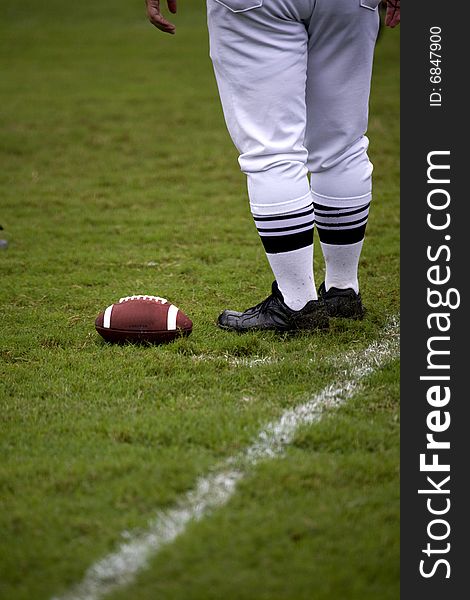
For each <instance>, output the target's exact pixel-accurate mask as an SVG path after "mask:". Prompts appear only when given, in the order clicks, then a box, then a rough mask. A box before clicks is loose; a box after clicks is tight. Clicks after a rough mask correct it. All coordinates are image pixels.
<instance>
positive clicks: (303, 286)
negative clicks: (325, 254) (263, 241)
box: [266, 245, 318, 310]
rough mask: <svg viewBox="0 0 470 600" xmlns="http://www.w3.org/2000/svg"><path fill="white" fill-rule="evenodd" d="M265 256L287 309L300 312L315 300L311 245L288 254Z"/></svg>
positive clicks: (280, 253)
mask: <svg viewBox="0 0 470 600" xmlns="http://www.w3.org/2000/svg"><path fill="white" fill-rule="evenodd" d="M266 256H267V257H268V261H269V264H270V265H271V269H272V271H273V273H274V277H275V278H276V281H277V285H278V287H279V290H280V292H281V294H282V295H283V297H284V302H285V303H286V304H287V306H288V307H289V308H292V310H300V309H301V308H303V307H304V306H305V305H306V304H307V302H309V301H310V300H317V298H318V296H317V291H316V289H315V279H314V276H313V245H310V246H306V247H305V248H300V249H298V250H292V251H290V252H279V253H277V254H268V253H266Z"/></svg>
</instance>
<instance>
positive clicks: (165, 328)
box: [95, 295, 193, 344]
mask: <svg viewBox="0 0 470 600" xmlns="http://www.w3.org/2000/svg"><path fill="white" fill-rule="evenodd" d="M95 327H96V331H97V332H98V333H99V334H100V335H101V337H103V338H104V339H105V340H106V341H107V342H112V343H118V344H120V343H121V344H122V343H125V342H134V343H150V344H165V343H167V342H171V341H173V340H174V339H176V338H177V337H180V336H183V335H189V334H190V333H191V331H192V329H193V324H192V321H191V319H189V318H188V317H187V316H186V315H185V314H184V312H183V311H181V310H179V308H177V307H176V306H175V305H174V304H171V302H168V300H165V298H160V297H159V296H145V295H138V296H126V297H125V298H121V299H120V300H119V302H116V303H115V304H111V305H110V306H108V308H107V309H106V310H104V311H103V312H101V313H100V314H99V315H98V316H97V317H96V321H95Z"/></svg>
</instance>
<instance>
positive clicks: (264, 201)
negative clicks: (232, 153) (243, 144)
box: [240, 155, 312, 216]
mask: <svg viewBox="0 0 470 600" xmlns="http://www.w3.org/2000/svg"><path fill="white" fill-rule="evenodd" d="M240 166H241V169H242V171H243V172H244V173H245V174H246V176H247V185H248V196H249V198H250V208H251V212H252V213H253V214H254V215H259V216H261V215H277V214H282V213H287V212H291V211H295V210H298V209H300V208H304V207H305V206H308V205H309V204H311V202H312V198H311V192H310V186H309V182H308V178H307V172H308V171H307V167H306V165H305V162H304V161H303V160H294V159H288V158H285V157H283V158H281V157H273V156H269V157H267V156H263V157H260V156H258V157H251V158H248V157H246V156H243V155H242V156H241V157H240Z"/></svg>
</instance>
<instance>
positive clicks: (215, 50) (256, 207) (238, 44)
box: [208, 0, 317, 311]
mask: <svg viewBox="0 0 470 600" xmlns="http://www.w3.org/2000/svg"><path fill="white" fill-rule="evenodd" d="M260 4H263V3H262V2H260V1H256V0H223V2H222V1H221V2H219V1H218V0H208V25H209V34H210V51H211V58H212V61H213V64H214V71H215V75H216V79H217V83H218V87H219V93H220V97H221V101H222V106H223V110H224V115H225V119H226V123H227V127H228V130H229V132H230V134H231V136H232V139H233V141H234V143H235V145H236V146H237V148H238V150H239V152H240V158H239V163H240V167H241V169H242V171H243V172H244V173H245V174H246V176H247V182H248V194H249V199H250V207H251V211H252V214H253V217H254V220H255V224H256V227H257V229H258V232H259V235H260V237H261V240H262V242H263V245H264V248H265V251H266V255H267V258H268V261H269V263H270V266H271V269H272V271H273V273H274V276H275V279H276V281H277V285H278V288H279V290H280V292H281V294H282V296H283V300H284V302H285V303H286V304H287V306H288V307H289V308H290V309H293V310H296V311H297V310H299V309H301V308H303V307H304V306H305V305H306V304H307V303H308V302H309V301H311V300H316V299H317V293H316V289H315V283H314V277H313V205H312V198H311V194H310V189H309V182H308V178H307V168H306V161H307V150H306V148H305V146H304V136H305V123H306V107H305V84H306V70H307V44H308V36H307V31H306V28H305V24H304V23H303V22H302V17H303V15H302V10H303V11H308V8H309V6H311V5H312V4H313V1H312V0H297V1H296V2H295V1H293V0H275V1H273V0H269V1H266V2H264V5H262V6H258V5H260ZM234 11H240V12H234Z"/></svg>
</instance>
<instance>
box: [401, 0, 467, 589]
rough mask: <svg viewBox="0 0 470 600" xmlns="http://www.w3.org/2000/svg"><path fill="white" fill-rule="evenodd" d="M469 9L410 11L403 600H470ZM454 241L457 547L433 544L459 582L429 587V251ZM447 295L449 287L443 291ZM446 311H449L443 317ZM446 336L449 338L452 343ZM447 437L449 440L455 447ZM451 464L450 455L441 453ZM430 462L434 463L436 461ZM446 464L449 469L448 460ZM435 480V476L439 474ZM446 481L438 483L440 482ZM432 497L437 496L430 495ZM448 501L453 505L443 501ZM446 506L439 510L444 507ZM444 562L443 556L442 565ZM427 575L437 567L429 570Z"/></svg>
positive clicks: (404, 193) (405, 30) (404, 182)
mask: <svg viewBox="0 0 470 600" xmlns="http://www.w3.org/2000/svg"><path fill="white" fill-rule="evenodd" d="M468 13H469V10H468V4H466V3H462V2H459V3H443V2H437V1H435V0H430V1H429V2H426V3H421V2H412V1H409V2H407V3H404V11H403V20H402V25H401V28H402V38H401V42H402V48H401V57H402V64H401V140H402V141H401V144H402V149H401V202H402V204H401V306H402V309H401V310H402V313H401V324H402V348H401V360H402V362H401V364H402V379H401V417H402V440H401V458H402V489H401V502H402V505H401V582H402V583H401V590H402V591H401V597H402V599H403V600H408V599H416V598H427V599H429V600H432V599H434V598H447V599H449V598H452V599H453V598H462V597H465V595H466V592H465V591H464V590H466V587H467V586H466V583H467V577H468V573H469V568H468V566H467V562H468V559H467V557H468V540H467V538H468V533H469V527H468V519H467V514H466V513H467V510H468V504H469V502H468V492H467V490H468V479H469V467H468V457H469V441H470V435H469V434H468V432H467V430H468V427H469V419H468V403H469V398H468V385H467V373H468V372H469V369H468V366H467V364H468V356H469V352H468V341H467V340H468V333H467V332H468V322H467V321H468V308H467V297H468V258H469V252H468V242H467V239H468V232H467V229H468V227H467V222H466V214H467V212H468V210H467V206H468V202H469V200H468V191H467V189H466V187H467V186H466V185H465V183H466V179H467V172H468V150H467V147H466V146H467V133H466V131H467V130H468V115H467V107H468V99H467V98H466V97H465V92H464V89H465V87H466V86H467V83H468V81H467V79H468V69H467V67H466V66H465V65H466V63H467V59H468V50H467V49H466V42H467V39H468V29H467V26H468ZM432 26H439V27H441V28H442V34H441V35H442V46H443V49H442V52H441V53H442V54H443V61H442V63H441V65H440V66H441V68H442V84H440V86H439V87H442V89H443V91H444V95H443V105H442V107H441V108H440V109H439V108H430V107H429V106H428V94H429V91H430V89H429V88H430V87H432V86H430V84H429V68H430V67H431V66H432V65H430V64H429V28H430V27H432ZM432 150H450V151H451V155H450V163H451V175H450V178H451V186H450V188H449V187H446V189H448V190H449V189H450V192H451V196H452V202H451V205H450V211H451V214H452V222H451V226H450V229H449V230H448V231H446V232H444V233H439V232H432V231H431V230H430V229H428V227H427V225H426V215H427V212H428V210H427V205H426V197H427V194H428V192H429V190H430V189H431V188H430V186H429V185H428V184H427V183H426V169H427V163H426V157H427V153H428V152H430V151H432ZM446 233H449V234H450V235H451V236H452V239H451V241H450V242H449V244H450V247H451V250H452V258H451V262H450V263H449V264H450V266H451V269H452V277H451V280H450V283H449V284H448V285H449V287H456V288H458V289H459V291H460V294H461V305H460V307H459V308H458V309H457V310H453V311H450V312H451V318H452V328H451V330H450V333H449V334H448V335H450V336H451V355H450V361H451V372H450V375H451V383H450V385H451V392H452V397H451V401H450V404H449V405H448V406H449V408H448V410H450V412H451V418H452V422H451V426H450V429H449V430H448V431H447V432H446V433H445V434H442V435H441V439H450V440H451V450H450V452H449V451H447V452H449V454H448V456H449V458H450V461H451V472H450V475H451V480H450V482H449V483H450V487H451V496H450V498H451V502H452V506H451V509H450V511H449V513H448V514H447V515H444V516H443V518H447V520H448V521H449V523H450V525H451V528H452V531H451V534H450V536H449V538H448V539H447V540H444V541H443V542H432V544H433V545H434V546H436V547H437V546H443V545H444V544H445V542H447V541H449V542H450V543H451V551H450V553H449V554H448V555H442V557H443V558H447V559H448V560H449V561H450V563H451V568H452V572H451V577H450V579H445V577H444V576H445V569H444V568H443V567H442V565H441V566H440V567H439V568H438V569H437V571H436V575H435V576H434V577H432V578H430V579H424V578H423V577H421V576H420V574H419V562H420V560H421V559H423V558H426V555H424V554H423V553H422V552H421V550H422V549H423V548H425V547H426V544H427V542H428V541H431V540H428V536H427V533H426V527H427V524H428V522H429V521H431V520H432V518H439V517H438V516H436V517H433V516H432V515H430V514H429V513H428V511H427V509H426V499H427V496H425V495H422V496H419V495H418V493H417V490H418V489H419V488H423V487H425V486H424V485H423V483H425V482H426V474H424V473H420V472H419V454H420V453H422V452H425V444H426V437H425V436H426V433H427V432H428V430H427V427H426V415H427V413H428V411H429V410H430V408H431V407H429V405H428V404H427V402H426V390H427V388H428V386H429V385H430V384H429V382H420V381H419V376H420V375H422V374H425V367H426V355H427V349H426V341H427V338H428V337H429V335H433V334H432V333H430V331H429V330H427V327H426V316H427V314H428V313H429V312H431V310H430V309H429V308H428V307H427V303H426V288H427V281H426V271H427V268H428V267H429V264H428V262H427V259H426V247H427V245H428V244H432V245H433V246H434V247H436V246H438V245H439V243H440V240H441V239H442V238H443V235H444V234H446ZM442 287H445V286H442ZM440 310H444V309H442V308H441V309H440ZM443 335H445V334H443ZM445 436H447V437H445ZM441 454H442V455H443V457H444V456H445V454H443V452H441ZM428 460H429V459H428ZM441 461H442V459H441ZM429 475H431V476H432V474H431V473H429ZM442 475H444V476H445V474H443V473H436V477H435V480H436V481H440V480H441V479H442ZM426 487H429V486H426ZM440 497H441V498H442V497H443V496H440ZM437 506H438V505H437V503H436V507H437ZM435 556H437V557H438V558H439V556H438V555H435ZM426 564H427V565H429V564H432V561H430V560H427V563H426Z"/></svg>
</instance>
